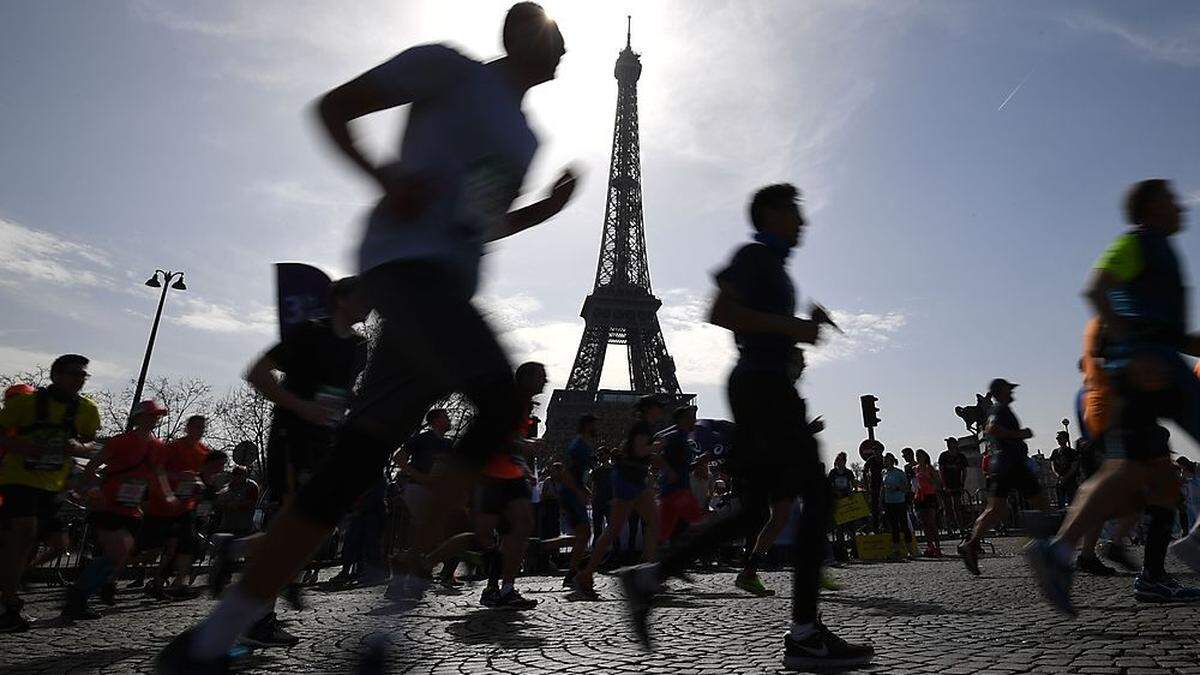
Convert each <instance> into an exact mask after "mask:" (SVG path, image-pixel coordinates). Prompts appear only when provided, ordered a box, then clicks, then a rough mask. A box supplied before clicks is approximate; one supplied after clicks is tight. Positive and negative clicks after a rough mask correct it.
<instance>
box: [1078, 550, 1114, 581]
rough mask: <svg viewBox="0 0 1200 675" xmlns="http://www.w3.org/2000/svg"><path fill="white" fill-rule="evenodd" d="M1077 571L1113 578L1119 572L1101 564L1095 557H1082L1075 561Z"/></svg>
mask: <svg viewBox="0 0 1200 675" xmlns="http://www.w3.org/2000/svg"><path fill="white" fill-rule="evenodd" d="M1075 569H1076V571H1079V572H1085V573H1087V574H1091V575H1094V576H1098V577H1111V576H1113V575H1115V574H1116V573H1117V571H1116V570H1115V569H1113V568H1111V567H1109V566H1108V565H1105V564H1104V563H1103V562H1101V560H1100V558H1098V557H1096V556H1095V555H1081V556H1079V557H1078V558H1076V559H1075Z"/></svg>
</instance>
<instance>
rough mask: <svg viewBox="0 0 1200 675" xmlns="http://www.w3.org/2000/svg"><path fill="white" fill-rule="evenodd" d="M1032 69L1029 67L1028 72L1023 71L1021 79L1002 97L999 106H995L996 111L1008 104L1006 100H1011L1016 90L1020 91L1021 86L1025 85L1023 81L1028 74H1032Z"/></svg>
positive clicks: (1027, 77) (1026, 78)
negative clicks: (1002, 99) (1002, 100)
mask: <svg viewBox="0 0 1200 675" xmlns="http://www.w3.org/2000/svg"><path fill="white" fill-rule="evenodd" d="M1033 71H1034V68H1030V69H1029V72H1028V73H1025V77H1023V78H1021V81H1020V82H1018V83H1017V86H1015V87H1013V90H1012V91H1010V92H1008V96H1006V97H1005V98H1004V102H1003V103H1001V104H1000V107H999V108H996V112H1000V111H1001V110H1004V106H1006V105H1008V102H1009V101H1011V100H1012V98H1013V97H1014V96H1016V95H1017V92H1018V91H1021V87H1023V86H1025V81H1026V80H1028V79H1029V76H1030V75H1033Z"/></svg>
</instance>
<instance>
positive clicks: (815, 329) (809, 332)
mask: <svg viewBox="0 0 1200 675" xmlns="http://www.w3.org/2000/svg"><path fill="white" fill-rule="evenodd" d="M708 322H709V323H711V324H713V325H715V326H720V327H721V328H725V329H726V330H731V331H735V332H740V333H771V334H775V335H786V336H788V337H790V338H792V339H794V340H796V341H797V342H804V343H806V344H816V343H817V339H818V338H819V337H820V332H821V325H820V324H819V323H817V322H815V321H810V320H808V319H801V318H799V317H795V316H780V315H778V314H769V313H767V312H760V311H757V310H754V309H750V308H749V307H746V306H745V305H744V304H742V301H741V298H740V297H739V296H738V293H737V291H736V290H735V289H734V288H733V287H731V286H730V285H729V284H724V283H722V284H718V286H717V297H716V298H715V299H713V304H712V308H711V309H710V310H709V314H708Z"/></svg>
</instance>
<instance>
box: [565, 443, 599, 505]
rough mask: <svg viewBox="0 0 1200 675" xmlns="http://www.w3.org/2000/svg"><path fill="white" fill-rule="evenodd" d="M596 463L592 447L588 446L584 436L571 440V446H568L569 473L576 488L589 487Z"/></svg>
mask: <svg viewBox="0 0 1200 675" xmlns="http://www.w3.org/2000/svg"><path fill="white" fill-rule="evenodd" d="M594 461H595V459H594V457H593V454H592V446H590V445H588V444H587V441H585V440H583V437H582V436H576V437H575V438H574V439H572V440H571V444H570V445H568V446H567V473H568V474H570V476H571V480H573V481H575V487H577V488H579V489H580V490H583V489H584V488H586V487H587V478H588V473H589V472H591V470H592V463H593V462H594ZM572 494H574V493H572Z"/></svg>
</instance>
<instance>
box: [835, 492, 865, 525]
mask: <svg viewBox="0 0 1200 675" xmlns="http://www.w3.org/2000/svg"><path fill="white" fill-rule="evenodd" d="M870 517H871V509H870V508H869V507H868V506H867V497H866V495H864V494H863V493H861V492H855V493H852V494H851V495H850V496H849V497H838V498H837V499H835V500H834V502H833V523H834V524H835V525H845V524H846V523H852V522H854V521H856V520H863V519H864V518H870Z"/></svg>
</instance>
